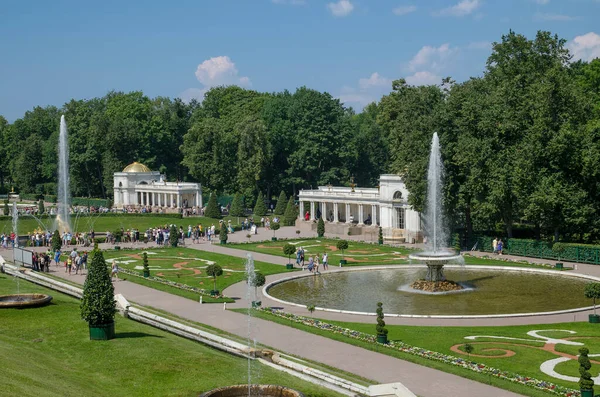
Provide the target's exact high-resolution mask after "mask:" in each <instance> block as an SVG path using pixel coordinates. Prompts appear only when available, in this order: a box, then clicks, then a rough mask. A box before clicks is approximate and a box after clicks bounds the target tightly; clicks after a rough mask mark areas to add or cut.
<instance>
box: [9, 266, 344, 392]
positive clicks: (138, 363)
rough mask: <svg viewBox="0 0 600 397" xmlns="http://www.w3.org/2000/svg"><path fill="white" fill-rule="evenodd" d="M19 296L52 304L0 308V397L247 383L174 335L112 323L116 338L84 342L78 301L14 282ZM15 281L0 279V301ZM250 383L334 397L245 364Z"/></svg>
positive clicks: (233, 362)
mask: <svg viewBox="0 0 600 397" xmlns="http://www.w3.org/2000/svg"><path fill="white" fill-rule="evenodd" d="M20 284H21V291H22V292H35V293H46V294H50V295H52V296H53V297H54V299H53V301H52V304H51V305H48V306H45V307H42V308H36V309H21V310H19V309H1V311H0V318H1V321H0V367H1V368H2V391H1V392H0V394H2V395H6V396H57V395H60V396H90V395H94V396H120V395H130V396H197V395H198V394H200V393H201V392H204V391H207V390H210V389H213V388H216V387H221V386H225V385H233V384H243V383H246V382H247V365H248V364H247V361H246V360H244V359H241V358H237V357H234V356H231V355H228V354H226V353H223V352H220V351H218V350H214V349H211V348H209V347H206V346H204V345H201V344H198V343H195V342H192V341H189V340H186V339H184V338H180V337H178V336H175V335H172V334H169V333H166V332H163V331H160V330H157V329H154V328H152V327H150V326H146V325H143V324H139V323H136V322H134V321H131V320H127V319H124V318H122V317H118V316H117V318H116V331H117V338H116V339H114V340H111V341H106V342H104V341H90V340H89V334H88V329H87V324H86V323H85V322H83V321H82V320H81V319H80V317H79V301H78V300H76V299H74V298H70V297H68V296H65V295H62V294H60V293H58V292H55V291H51V290H47V289H45V288H42V287H39V286H36V285H33V284H29V283H27V282H25V281H22V280H21V283H20ZM15 288H16V285H15V281H14V280H12V278H9V277H7V276H5V275H1V274H0V294H7V293H14V292H15ZM252 367H253V370H252V374H253V376H254V378H253V379H252V380H253V381H256V382H259V383H263V384H280V385H285V386H290V387H292V388H295V389H298V390H301V391H303V392H304V393H305V394H307V396H314V397H316V396H322V397H326V396H338V394H336V393H334V392H332V391H330V390H326V389H323V388H320V387H317V386H314V385H312V384H309V383H306V382H303V381H301V380H299V379H297V378H295V377H292V376H290V375H287V374H285V373H283V372H279V371H275V370H273V369H271V368H269V367H265V366H262V365H260V364H259V363H258V362H253V363H252Z"/></svg>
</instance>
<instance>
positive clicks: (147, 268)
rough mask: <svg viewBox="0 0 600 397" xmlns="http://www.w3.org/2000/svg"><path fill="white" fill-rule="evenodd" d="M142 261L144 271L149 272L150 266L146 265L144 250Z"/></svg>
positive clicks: (146, 258)
mask: <svg viewBox="0 0 600 397" xmlns="http://www.w3.org/2000/svg"><path fill="white" fill-rule="evenodd" d="M142 263H143V265H144V273H146V272H148V273H150V266H148V254H147V253H146V252H144V256H143V262H142Z"/></svg>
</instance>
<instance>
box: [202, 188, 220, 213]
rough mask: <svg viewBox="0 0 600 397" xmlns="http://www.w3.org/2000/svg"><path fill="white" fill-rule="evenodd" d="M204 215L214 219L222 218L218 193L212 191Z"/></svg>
mask: <svg viewBox="0 0 600 397" xmlns="http://www.w3.org/2000/svg"><path fill="white" fill-rule="evenodd" d="M204 216H206V217H208V218H213V219H220V218H221V210H220V209H219V204H218V203H217V195H216V194H215V193H211V194H210V197H209V198H208V204H206V210H204Z"/></svg>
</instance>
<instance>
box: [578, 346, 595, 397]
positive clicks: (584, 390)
mask: <svg viewBox="0 0 600 397" xmlns="http://www.w3.org/2000/svg"><path fill="white" fill-rule="evenodd" d="M589 352H590V351H589V349H588V348H587V347H582V348H581V349H579V358H578V359H577V361H578V362H579V375H581V377H580V378H579V389H580V390H581V397H594V381H593V380H592V374H590V371H589V370H590V368H592V363H591V362H590V359H589V358H588V354H589Z"/></svg>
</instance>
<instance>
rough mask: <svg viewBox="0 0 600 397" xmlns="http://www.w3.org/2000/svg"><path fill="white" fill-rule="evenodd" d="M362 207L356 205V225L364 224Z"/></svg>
mask: <svg viewBox="0 0 600 397" xmlns="http://www.w3.org/2000/svg"><path fill="white" fill-rule="evenodd" d="M363 207H364V206H363V205H362V204H359V205H358V223H359V224H360V225H364V222H365V217H364V210H363Z"/></svg>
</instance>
